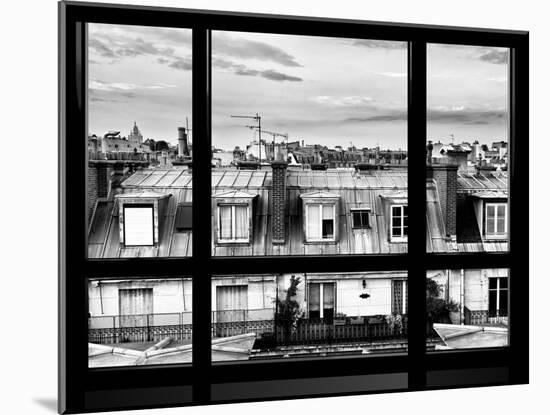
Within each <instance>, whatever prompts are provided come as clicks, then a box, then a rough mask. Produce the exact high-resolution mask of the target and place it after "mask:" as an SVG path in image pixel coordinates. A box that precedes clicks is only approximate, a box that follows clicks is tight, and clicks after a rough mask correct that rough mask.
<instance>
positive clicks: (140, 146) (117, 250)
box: [86, 23, 193, 259]
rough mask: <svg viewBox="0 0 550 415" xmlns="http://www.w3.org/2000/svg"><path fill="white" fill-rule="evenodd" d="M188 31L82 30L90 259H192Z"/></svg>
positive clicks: (111, 27) (139, 28)
mask: <svg viewBox="0 0 550 415" xmlns="http://www.w3.org/2000/svg"><path fill="white" fill-rule="evenodd" d="M191 33H192V31H191V30H190V29H176V28H163V27H145V26H134V25H111V24H97V23H89V24H88V45H87V56H88V62H87V71H88V79H87V85H88V90H87V99H88V102H87V104H88V105H87V108H88V114H87V121H88V123H87V125H88V134H87V137H86V140H87V148H88V154H87V156H88V157H87V182H86V189H87V212H86V217H87V221H88V234H87V238H88V257H89V258H96V259H101V258H132V257H167V256H190V255H191V251H192V250H191V245H192V244H191V243H190V241H191V239H192V238H191V232H192V229H191V228H192V226H191V222H192V218H191V213H192V212H191V210H192V209H191V206H190V204H191V199H192V189H191V177H192V172H191V169H190V168H189V167H190V165H191V160H192V154H193V144H192V135H191V132H192V125H190V122H191V120H192V114H191V98H192V94H191V85H192V80H191V69H192V59H191V47H192V39H191ZM132 204H134V205H136V204H138V205H142V204H150V205H153V211H154V214H151V213H150V212H149V210H150V209H145V208H139V209H137V208H130V205H132ZM186 204H187V206H188V207H187V208H180V206H185V205H186Z"/></svg>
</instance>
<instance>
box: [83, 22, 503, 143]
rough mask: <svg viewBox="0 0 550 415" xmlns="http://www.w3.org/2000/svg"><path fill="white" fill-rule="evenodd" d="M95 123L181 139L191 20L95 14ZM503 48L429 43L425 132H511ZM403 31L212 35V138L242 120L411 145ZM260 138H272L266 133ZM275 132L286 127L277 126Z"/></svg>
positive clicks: (294, 135) (313, 134)
mask: <svg viewBox="0 0 550 415" xmlns="http://www.w3.org/2000/svg"><path fill="white" fill-rule="evenodd" d="M88 45H89V47H88V59H89V66H88V67H89V79H88V90H89V114H88V122H89V132H90V134H97V135H102V134H104V133H105V132H106V131H108V130H116V131H121V134H122V135H127V134H128V132H129V131H130V129H131V127H132V126H133V123H134V121H136V122H137V125H138V127H139V128H140V130H141V132H142V134H143V135H144V138H153V139H155V140H166V141H169V142H171V143H174V144H175V143H176V141H177V127H178V126H185V125H186V117H187V118H188V120H189V123H190V125H189V126H190V127H191V128H192V125H191V121H192V114H191V96H192V87H191V86H192V85H191V84H192V80H191V69H192V58H191V31H190V30H188V29H170V28H155V27H140V26H115V25H104V24H90V25H89V36H88ZM507 56H508V53H507V50H505V49H496V48H486V47H464V46H456V45H455V46H453V45H429V46H428V91H427V92H428V138H429V139H432V140H434V141H438V140H441V141H443V142H450V141H451V134H452V135H453V136H454V140H455V142H460V141H463V140H468V141H473V140H479V141H480V142H482V143H488V142H491V141H500V140H507V129H506V114H507V109H506V105H507V104H506V103H507V72H508V64H507V59H508V58H507ZM406 71H407V49H406V44H405V43H403V42H387V41H378V40H362V39H344V38H324V37H306V36H290V35H274V34H260V33H239V32H219V31H218V32H213V34H212V141H213V145H215V146H216V147H218V148H223V149H227V150H232V149H233V148H234V147H235V146H240V147H241V148H243V147H245V146H246V145H247V144H248V143H249V142H250V141H251V140H252V139H254V138H256V137H257V133H256V132H255V130H253V129H250V128H247V125H253V124H255V121H254V120H247V119H237V118H231V117H230V116H231V115H255V114H256V113H258V114H259V115H260V116H261V117H262V128H263V129H264V130H267V131H274V132H278V133H284V134H288V136H289V141H294V140H304V141H305V143H306V144H322V145H327V146H329V147H334V146H336V145H341V146H343V147H348V146H350V145H351V144H353V145H354V146H356V147H358V148H362V147H374V146H376V145H380V147H382V148H392V149H399V148H401V149H406V147H407V129H406V127H407V123H406V119H407V114H406V106H407V83H406V82H407V77H406ZM263 138H267V139H269V140H272V139H273V137H272V136H271V135H269V134H267V135H263ZM276 139H277V140H280V137H276Z"/></svg>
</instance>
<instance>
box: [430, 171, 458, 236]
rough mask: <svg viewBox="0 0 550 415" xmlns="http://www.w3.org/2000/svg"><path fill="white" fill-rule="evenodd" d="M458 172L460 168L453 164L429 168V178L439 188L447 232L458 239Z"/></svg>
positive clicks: (438, 192)
mask: <svg viewBox="0 0 550 415" xmlns="http://www.w3.org/2000/svg"><path fill="white" fill-rule="evenodd" d="M457 171H458V166H457V165H453V164H432V165H431V166H427V174H428V178H431V179H433V180H434V182H435V183H436V186H437V194H438V196H439V204H440V205H441V211H442V213H443V221H444V223H445V232H446V234H447V236H448V237H456V214H457V212H456V199H457V194H456V192H457V176H458V174H457Z"/></svg>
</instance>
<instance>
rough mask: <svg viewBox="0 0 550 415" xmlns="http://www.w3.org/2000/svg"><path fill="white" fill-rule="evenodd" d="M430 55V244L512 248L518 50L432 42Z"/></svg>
mask: <svg viewBox="0 0 550 415" xmlns="http://www.w3.org/2000/svg"><path fill="white" fill-rule="evenodd" d="M427 55H428V59H427V73H428V78H427V95H428V124H427V128H428V143H427V164H428V166H427V178H426V186H427V199H428V206H427V211H428V222H429V227H430V230H431V231H432V232H433V235H434V237H433V238H430V239H429V240H428V246H427V250H428V252H495V251H498V252H500V251H508V241H509V237H508V234H509V223H510V214H509V205H508V194H509V180H508V170H509V169H508V167H509V165H510V154H509V145H508V143H509V129H510V115H509V98H510V97H509V82H510V81H509V71H510V67H509V56H510V51H509V49H505V48H489V47H480V46H461V45H446V44H428V46H427ZM430 213H436V214H435V215H431V216H434V217H435V220H434V221H430Z"/></svg>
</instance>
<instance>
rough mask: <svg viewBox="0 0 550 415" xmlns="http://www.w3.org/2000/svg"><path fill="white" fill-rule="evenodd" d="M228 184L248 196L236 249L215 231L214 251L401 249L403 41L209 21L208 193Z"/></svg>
mask: <svg viewBox="0 0 550 415" xmlns="http://www.w3.org/2000/svg"><path fill="white" fill-rule="evenodd" d="M319 51H323V53H319ZM224 192H237V193H239V194H240V193H245V194H247V195H249V196H248V197H255V199H254V203H253V204H252V205H251V208H250V209H249V210H248V215H249V217H248V218H247V222H248V224H247V225H246V226H245V225H244V223H243V222H240V221H239V218H238V217H237V219H236V220H235V222H234V226H235V225H236V229H235V232H237V234H236V235H235V236H236V237H237V239H239V240H240V242H239V246H238V248H237V247H235V246H234V245H233V246H232V245H231V244H228V243H224V242H226V241H228V239H226V238H225V237H223V238H219V239H218V235H217V234H216V233H213V235H212V236H213V237H212V255H213V256H236V255H239V256H251V255H327V254H329V255H349V254H388V253H390V252H392V253H393V252H406V250H407V244H406V241H405V240H403V239H402V238H403V234H406V230H404V228H403V224H401V225H400V229H399V235H400V238H401V240H393V241H390V238H389V236H391V231H390V229H391V223H390V222H391V218H390V215H391V213H390V210H389V207H388V203H391V202H388V200H391V199H392V198H395V197H398V198H399V199H400V200H406V198H407V43H406V42H390V41H381V40H368V39H344V38H329V37H312V36H294V35H280V34H268V33H244V32H229V31H213V32H212V195H213V198H214V199H216V197H218V195H219V194H221V193H224ZM304 195H309V196H308V198H309V199H308V200H307V204H308V206H307V207H306V205H305V204H304V201H305V200H306V199H303V196H304ZM332 203H335V207H334V208H333V207H331V206H330V205H331V204H332ZM356 209H357V210H366V209H369V210H371V212H372V214H373V218H374V217H376V218H378V219H377V220H379V221H380V225H379V226H372V227H369V226H368V216H367V214H355V213H353V212H354V210H356ZM227 215H228V214H227ZM354 217H355V218H354ZM401 217H402V215H401ZM241 218H242V219H244V218H245V215H244V212H243V214H242V216H241ZM219 220H220V217H219V216H218V215H217V214H213V215H212V228H213V229H214V231H213V232H216V229H218V231H217V232H220V230H219V229H220V228H223V227H224V225H223V224H221V225H220V224H218V223H217V222H218V221H219ZM226 220H228V221H229V216H227V219H226ZM226 232H227V233H228V234H229V232H230V231H229V229H226ZM396 232H397V231H396ZM390 242H391V243H392V246H391V247H390V245H389V244H390Z"/></svg>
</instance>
